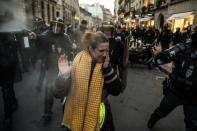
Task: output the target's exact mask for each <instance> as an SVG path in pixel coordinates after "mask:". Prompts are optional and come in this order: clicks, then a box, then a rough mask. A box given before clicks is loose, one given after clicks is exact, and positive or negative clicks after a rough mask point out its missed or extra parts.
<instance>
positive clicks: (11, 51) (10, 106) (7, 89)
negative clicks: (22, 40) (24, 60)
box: [0, 33, 21, 129]
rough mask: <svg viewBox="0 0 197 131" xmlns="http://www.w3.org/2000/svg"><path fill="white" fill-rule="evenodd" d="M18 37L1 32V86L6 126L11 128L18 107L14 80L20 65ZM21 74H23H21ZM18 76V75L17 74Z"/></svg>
mask: <svg viewBox="0 0 197 131" xmlns="http://www.w3.org/2000/svg"><path fill="white" fill-rule="evenodd" d="M17 44H18V43H17V38H16V35H15V34H14V33H0V86H1V87H2V93H3V101H4V124H3V125H4V126H5V128H6V129H7V128H11V126H12V114H13V111H15V110H16V108H17V105H18V104H17V100H16V96H15V92H14V81H15V80H21V78H17V79H15V78H16V77H15V76H16V72H19V71H17V67H18V64H19V63H18V57H17ZM20 75H21V74H20ZM17 76H18V75H17Z"/></svg>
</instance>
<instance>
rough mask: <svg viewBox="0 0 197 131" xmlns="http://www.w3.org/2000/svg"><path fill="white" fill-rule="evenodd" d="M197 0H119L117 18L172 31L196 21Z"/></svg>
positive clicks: (182, 29) (182, 28)
mask: <svg viewBox="0 0 197 131" xmlns="http://www.w3.org/2000/svg"><path fill="white" fill-rule="evenodd" d="M196 5H197V0H119V9H118V19H119V21H121V22H122V23H129V27H131V26H132V25H135V26H136V25H139V26H144V27H149V26H154V27H155V28H158V29H162V28H163V26H164V25H165V24H168V25H169V26H170V27H171V29H172V30H173V31H175V29H176V27H180V28H181V31H184V29H185V28H186V27H187V26H192V25H193V24H195V23H197V6H196Z"/></svg>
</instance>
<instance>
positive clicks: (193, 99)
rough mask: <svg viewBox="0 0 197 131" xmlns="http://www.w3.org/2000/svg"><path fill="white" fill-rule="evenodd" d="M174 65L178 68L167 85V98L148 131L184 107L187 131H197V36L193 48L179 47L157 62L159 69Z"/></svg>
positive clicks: (192, 43) (156, 60)
mask: <svg viewBox="0 0 197 131" xmlns="http://www.w3.org/2000/svg"><path fill="white" fill-rule="evenodd" d="M171 61H173V62H174V65H175V67H174V68H173V71H172V73H170V75H169V78H168V79H166V80H165V81H164V82H163V91H164V97H163V99H162V100H161V103H160V105H159V107H158V108H157V109H156V110H155V111H154V112H153V114H152V115H151V117H150V119H149V121H148V128H152V127H153V126H154V125H155V123H156V122H157V121H158V120H159V119H161V118H163V117H165V116H167V115H168V114H169V113H170V112H171V111H172V110H174V109H175V108H176V107H177V106H179V105H183V110H184V115H185V119H184V121H185V125H186V131H197V32H194V33H193V34H192V35H191V42H190V43H189V45H186V44H184V45H183V44H181V45H179V44H178V45H176V46H174V47H172V48H170V49H167V50H165V51H163V52H161V53H159V54H158V55H157V56H156V58H155V62H156V65H161V64H165V63H168V62H171Z"/></svg>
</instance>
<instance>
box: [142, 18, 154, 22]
mask: <svg viewBox="0 0 197 131" xmlns="http://www.w3.org/2000/svg"><path fill="white" fill-rule="evenodd" d="M150 19H152V17H145V18H140V19H139V22H143V21H149V20H150Z"/></svg>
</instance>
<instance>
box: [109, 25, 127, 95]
mask: <svg viewBox="0 0 197 131" xmlns="http://www.w3.org/2000/svg"><path fill="white" fill-rule="evenodd" d="M113 37H114V38H115V41H116V45H117V47H116V49H117V51H116V50H114V51H115V52H114V56H117V58H115V57H114V59H116V60H114V61H116V62H118V63H117V65H118V70H119V71H118V72H119V75H120V78H121V80H122V84H123V86H122V87H123V88H122V92H123V91H124V89H125V88H126V86H127V73H128V71H127V64H128V56H129V53H128V42H126V38H127V36H126V35H125V34H124V32H122V29H121V27H120V26H119V27H117V29H116V32H115V33H114V36H113ZM112 63H113V59H112Z"/></svg>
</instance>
